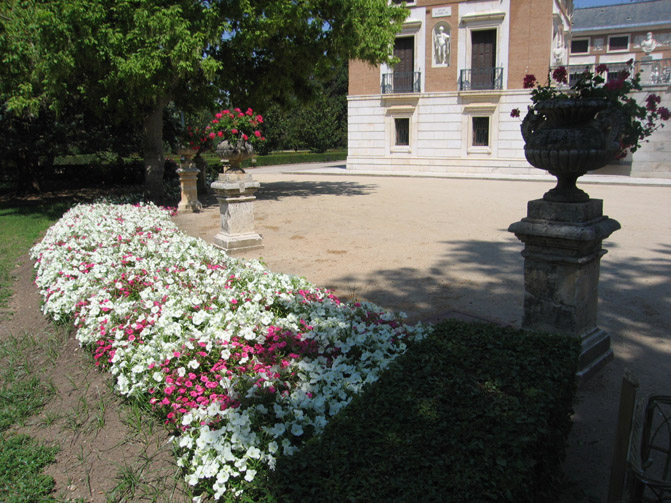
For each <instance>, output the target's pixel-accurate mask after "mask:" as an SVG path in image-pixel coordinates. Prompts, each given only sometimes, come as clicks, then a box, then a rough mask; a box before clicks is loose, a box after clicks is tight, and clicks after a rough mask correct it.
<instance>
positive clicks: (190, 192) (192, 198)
mask: <svg viewBox="0 0 671 503" xmlns="http://www.w3.org/2000/svg"><path fill="white" fill-rule="evenodd" d="M177 174H178V175H179V184H180V187H181V189H182V199H181V200H180V202H179V204H178V205H177V211H178V212H179V213H187V212H199V211H200V210H202V209H203V205H202V204H201V202H200V201H199V200H198V187H197V182H198V168H196V167H194V165H193V164H189V167H188V168H179V169H178V170H177Z"/></svg>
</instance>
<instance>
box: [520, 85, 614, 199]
mask: <svg viewBox="0 0 671 503" xmlns="http://www.w3.org/2000/svg"><path fill="white" fill-rule="evenodd" d="M622 124H623V122H622V117H621V116H620V115H619V114H618V113H617V112H615V110H614V109H612V108H610V107H609V104H608V101H607V100H605V99H598V98H594V99H584V98H555V99H550V100H546V101H541V102H539V103H537V104H536V105H535V106H534V107H533V108H531V109H530V110H529V113H527V115H526V117H525V118H524V121H522V136H523V137H524V141H525V146H524V155H525V156H526V158H527V161H529V164H531V165H532V166H534V167H536V168H539V169H544V170H547V171H549V172H550V174H552V175H554V176H555V177H557V186H556V187H555V188H554V189H552V190H550V191H549V192H547V193H546V194H545V195H544V196H543V199H545V200H546V201H554V202H584V201H587V200H588V199H589V196H588V195H587V193H585V192H584V191H582V190H580V189H579V188H578V187H576V180H577V179H578V177H580V176H582V175H584V174H585V173H587V172H588V171H593V170H596V169H599V168H602V167H603V166H605V165H606V164H608V163H609V162H610V161H611V160H612V159H614V158H615V155H616V154H617V153H618V151H619V143H618V141H617V140H618V137H619V135H620V132H621V130H622Z"/></svg>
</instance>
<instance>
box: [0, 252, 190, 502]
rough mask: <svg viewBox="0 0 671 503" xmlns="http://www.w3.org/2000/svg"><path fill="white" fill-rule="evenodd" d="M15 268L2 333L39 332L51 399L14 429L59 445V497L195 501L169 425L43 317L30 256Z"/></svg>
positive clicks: (38, 349) (37, 347) (39, 355)
mask: <svg viewBox="0 0 671 503" xmlns="http://www.w3.org/2000/svg"><path fill="white" fill-rule="evenodd" d="M15 273H16V281H15V283H14V295H13V297H12V299H11V301H10V306H9V309H8V310H7V312H8V313H11V314H9V315H8V314H7V313H5V316H3V319H2V320H0V338H2V339H3V340H6V339H7V338H10V337H18V338H25V337H30V336H33V337H34V339H35V342H34V346H33V352H32V355H31V356H30V358H32V359H34V362H33V363H34V368H36V369H41V371H42V374H43V375H42V379H43V381H44V382H45V384H46V385H47V386H48V387H50V391H51V399H50V400H49V402H48V403H47V404H46V406H45V407H44V408H43V409H42V410H41V412H40V413H39V414H38V415H37V416H34V417H32V418H30V419H29V420H28V421H27V423H26V424H25V426H23V427H20V428H15V429H14V431H15V432H18V433H26V434H28V435H30V436H32V437H35V438H37V439H39V440H41V441H43V442H46V443H48V444H49V445H57V446H59V447H60V452H59V453H58V455H57V457H56V462H55V463H54V464H51V465H49V466H48V467H47V468H46V470H45V473H46V474H48V475H51V476H52V477H54V480H55V481H56V487H55V495H56V496H57V497H60V498H62V500H63V501H72V502H75V501H76V502H87V503H107V502H109V501H140V500H143V501H144V500H148V501H152V500H154V498H155V501H162V502H180V503H181V502H184V503H186V502H190V501H191V499H190V497H187V495H185V494H184V493H183V491H182V488H183V483H182V477H181V475H180V473H179V470H178V468H177V466H176V465H175V460H174V458H173V456H172V448H171V444H170V443H169V441H168V433H167V431H166V430H165V429H164V428H163V427H162V425H160V424H158V423H157V422H156V421H155V420H154V419H153V417H151V416H150V415H148V414H147V412H146V411H144V410H142V409H141V408H138V407H137V406H129V405H128V404H126V403H122V400H121V399H120V398H119V397H118V396H116V395H114V394H113V392H112V380H111V378H110V376H109V375H108V374H104V373H101V372H98V371H97V370H96V368H95V366H94V365H93V360H92V358H91V357H90V356H88V355H87V354H85V353H84V352H83V351H82V350H81V349H80V347H79V344H78V343H77V341H76V340H75V338H74V336H73V335H72V334H71V333H70V332H68V331H67V330H65V328H63V329H60V328H59V327H53V326H52V325H51V324H50V323H49V322H48V321H47V319H46V318H45V317H44V316H43V315H42V313H41V311H40V302H41V300H40V296H39V292H38V289H37V288H36V287H35V286H34V285H33V278H34V273H33V268H32V263H31V261H30V260H29V258H28V256H27V255H24V256H23V257H21V259H20V260H19V263H18V264H17V269H16V271H15Z"/></svg>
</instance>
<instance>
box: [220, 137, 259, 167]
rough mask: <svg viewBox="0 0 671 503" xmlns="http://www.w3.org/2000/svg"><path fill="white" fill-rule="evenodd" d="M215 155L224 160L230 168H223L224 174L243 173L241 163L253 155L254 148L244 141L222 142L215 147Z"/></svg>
mask: <svg viewBox="0 0 671 503" xmlns="http://www.w3.org/2000/svg"><path fill="white" fill-rule="evenodd" d="M217 153H218V154H219V155H220V156H221V157H222V159H226V160H227V161H228V164H229V165H230V166H228V167H227V166H224V171H225V172H233V173H236V172H237V173H244V172H245V170H244V169H242V166H241V164H242V161H244V160H245V159H249V158H250V157H252V156H253V155H254V146H253V145H252V144H251V143H249V142H246V141H238V142H235V143H234V142H230V141H229V140H224V141H222V142H221V143H219V145H217Z"/></svg>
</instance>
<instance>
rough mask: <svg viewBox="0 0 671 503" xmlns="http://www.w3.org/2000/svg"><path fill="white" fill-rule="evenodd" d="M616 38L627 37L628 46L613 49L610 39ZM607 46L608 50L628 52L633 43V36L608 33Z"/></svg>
mask: <svg viewBox="0 0 671 503" xmlns="http://www.w3.org/2000/svg"><path fill="white" fill-rule="evenodd" d="M615 38H626V39H627V46H626V47H625V48H624V49H611V48H610V41H611V40H613V39H615ZM607 44H608V45H607V46H606V52H627V51H629V46H630V44H631V37H630V36H629V35H628V34H627V35H608V42H607Z"/></svg>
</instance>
